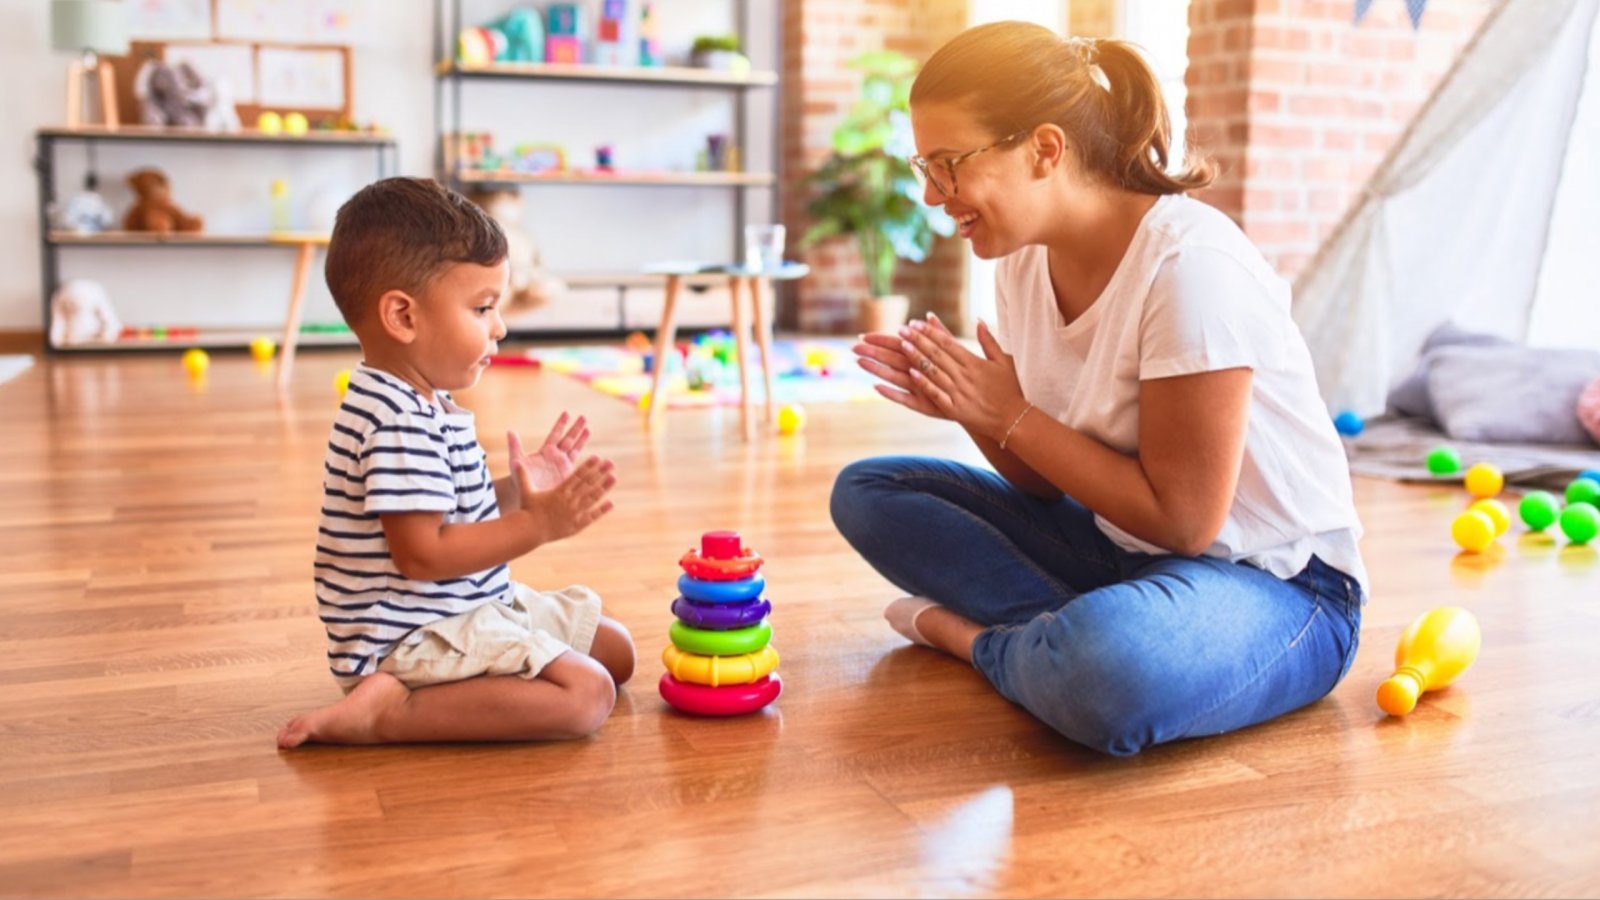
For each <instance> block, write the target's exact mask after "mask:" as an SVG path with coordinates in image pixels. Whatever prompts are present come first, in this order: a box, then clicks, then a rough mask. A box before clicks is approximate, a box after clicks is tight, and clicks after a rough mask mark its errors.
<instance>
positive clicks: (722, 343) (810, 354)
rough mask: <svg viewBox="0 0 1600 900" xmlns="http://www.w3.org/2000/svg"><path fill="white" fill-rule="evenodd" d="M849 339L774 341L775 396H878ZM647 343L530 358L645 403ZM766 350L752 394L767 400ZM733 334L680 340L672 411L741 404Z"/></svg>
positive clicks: (754, 359)
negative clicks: (763, 369)
mask: <svg viewBox="0 0 1600 900" xmlns="http://www.w3.org/2000/svg"><path fill="white" fill-rule="evenodd" d="M853 343H854V341H852V340H850V339H848V338H803V339H793V340H790V339H776V340H774V341H773V342H772V357H773V363H774V365H773V366H772V393H773V399H774V400H775V401H776V402H777V403H780V404H782V403H800V404H806V403H858V402H861V401H864V400H870V399H872V398H874V397H877V392H876V391H874V390H873V389H872V386H873V383H874V382H875V381H876V379H874V378H873V377H872V376H871V375H868V374H867V373H866V372H865V371H863V370H862V369H861V367H860V366H857V365H856V362H855V354H853V353H851V352H850V347H851V345H852V344H853ZM642 346H643V345H642V344H640V343H639V342H638V341H635V342H634V345H633V347H631V348H630V347H629V346H625V345H585V346H574V347H541V348H536V349H533V350H529V351H528V356H529V357H530V358H532V359H535V360H537V361H538V362H539V365H540V366H541V367H543V368H545V369H548V370H550V371H552V372H560V373H562V374H564V375H570V376H572V377H573V378H576V379H578V380H579V381H581V382H583V383H584V384H587V385H589V386H590V387H592V388H594V389H595V390H597V391H600V392H601V393H603V394H609V395H611V396H613V397H616V398H618V399H620V400H622V401H624V402H626V403H629V404H632V405H635V406H637V405H639V401H640V398H641V397H643V396H644V395H645V394H647V393H649V392H650V372H649V370H648V368H647V366H648V365H649V361H650V354H649V352H648V351H645V350H643V349H642ZM760 354H761V351H760V349H759V348H758V347H756V346H755V342H754V341H752V342H751V343H750V346H749V349H748V353H747V358H746V360H745V365H746V367H747V369H748V370H749V377H750V394H751V399H752V400H754V401H755V402H757V403H760V402H761V401H762V399H763V398H764V391H765V389H764V388H763V386H762V381H761V363H760V360H761V356H760ZM736 358H737V355H736V353H735V351H734V347H733V338H732V337H731V336H730V335H728V334H726V333H725V332H712V333H709V334H705V335H701V336H700V337H698V338H696V339H695V340H693V341H680V342H679V343H678V346H677V351H676V352H674V353H671V354H669V355H668V359H667V373H666V376H665V378H664V380H663V382H662V390H663V391H665V392H666V394H667V398H668V399H667V406H668V408H680V407H695V406H701V407H705V406H738V405H739V369H738V366H737V364H736V363H735V360H736Z"/></svg>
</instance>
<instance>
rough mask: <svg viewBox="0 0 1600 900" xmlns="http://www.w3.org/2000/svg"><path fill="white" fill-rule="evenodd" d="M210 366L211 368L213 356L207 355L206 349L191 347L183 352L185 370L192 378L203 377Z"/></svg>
mask: <svg viewBox="0 0 1600 900" xmlns="http://www.w3.org/2000/svg"><path fill="white" fill-rule="evenodd" d="M209 368H211V357H210V356H208V355H206V352H205V351H204V350H201V349H200V348H199V347H191V348H189V349H188V350H185V351H184V352H183V370H184V371H185V372H188V373H189V377H190V378H199V377H201V376H202V375H204V374H206V369H209Z"/></svg>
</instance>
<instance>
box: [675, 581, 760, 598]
mask: <svg viewBox="0 0 1600 900" xmlns="http://www.w3.org/2000/svg"><path fill="white" fill-rule="evenodd" d="M766 586H767V579H765V578H763V577H761V576H760V575H752V576H750V577H749V578H741V579H740V580H738V581H701V580H700V579H698V578H690V577H689V576H688V575H687V574H685V575H679V576H678V593H680V594H682V595H684V596H685V597H688V598H689V599H690V600H693V601H695V602H696V603H737V602H739V601H740V600H754V599H755V598H757V597H759V596H761V592H762V590H764V589H765V588H766Z"/></svg>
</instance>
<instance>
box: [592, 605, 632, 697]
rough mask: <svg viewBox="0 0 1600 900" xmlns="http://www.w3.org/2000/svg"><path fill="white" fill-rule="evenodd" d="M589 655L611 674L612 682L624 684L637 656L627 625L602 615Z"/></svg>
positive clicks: (630, 674) (629, 675) (630, 676)
mask: <svg viewBox="0 0 1600 900" xmlns="http://www.w3.org/2000/svg"><path fill="white" fill-rule="evenodd" d="M589 655H590V656H591V657H593V658H594V660H595V661H596V662H598V663H600V665H602V666H604V667H605V669H606V671H607V672H609V673H610V674H611V680H612V682H613V683H614V684H618V685H621V684H626V683H627V681H628V679H630V678H632V677H633V671H634V665H635V663H636V662H637V657H636V654H635V651H634V646H633V635H632V634H629V633H628V627H627V626H626V625H623V624H622V623H621V622H618V621H617V620H615V619H611V618H606V617H602V618H601V619H600V624H599V626H598V627H597V629H596V631H595V636H594V642H593V644H592V645H591V646H590V647H589Z"/></svg>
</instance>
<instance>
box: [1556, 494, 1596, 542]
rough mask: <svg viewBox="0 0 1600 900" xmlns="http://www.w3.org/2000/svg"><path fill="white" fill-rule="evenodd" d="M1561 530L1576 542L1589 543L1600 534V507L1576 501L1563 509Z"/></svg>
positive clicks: (1568, 538)
mask: <svg viewBox="0 0 1600 900" xmlns="http://www.w3.org/2000/svg"><path fill="white" fill-rule="evenodd" d="M1561 531H1562V533H1563V534H1565V535H1566V536H1567V540H1569V541H1571V542H1573V543H1574V544H1587V543H1589V542H1590V541H1592V540H1594V538H1595V535H1597V534H1600V509H1595V508H1594V507H1592V506H1590V505H1589V504H1587V503H1574V504H1572V505H1571V506H1569V507H1567V508H1566V509H1564V510H1562V511H1561Z"/></svg>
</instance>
